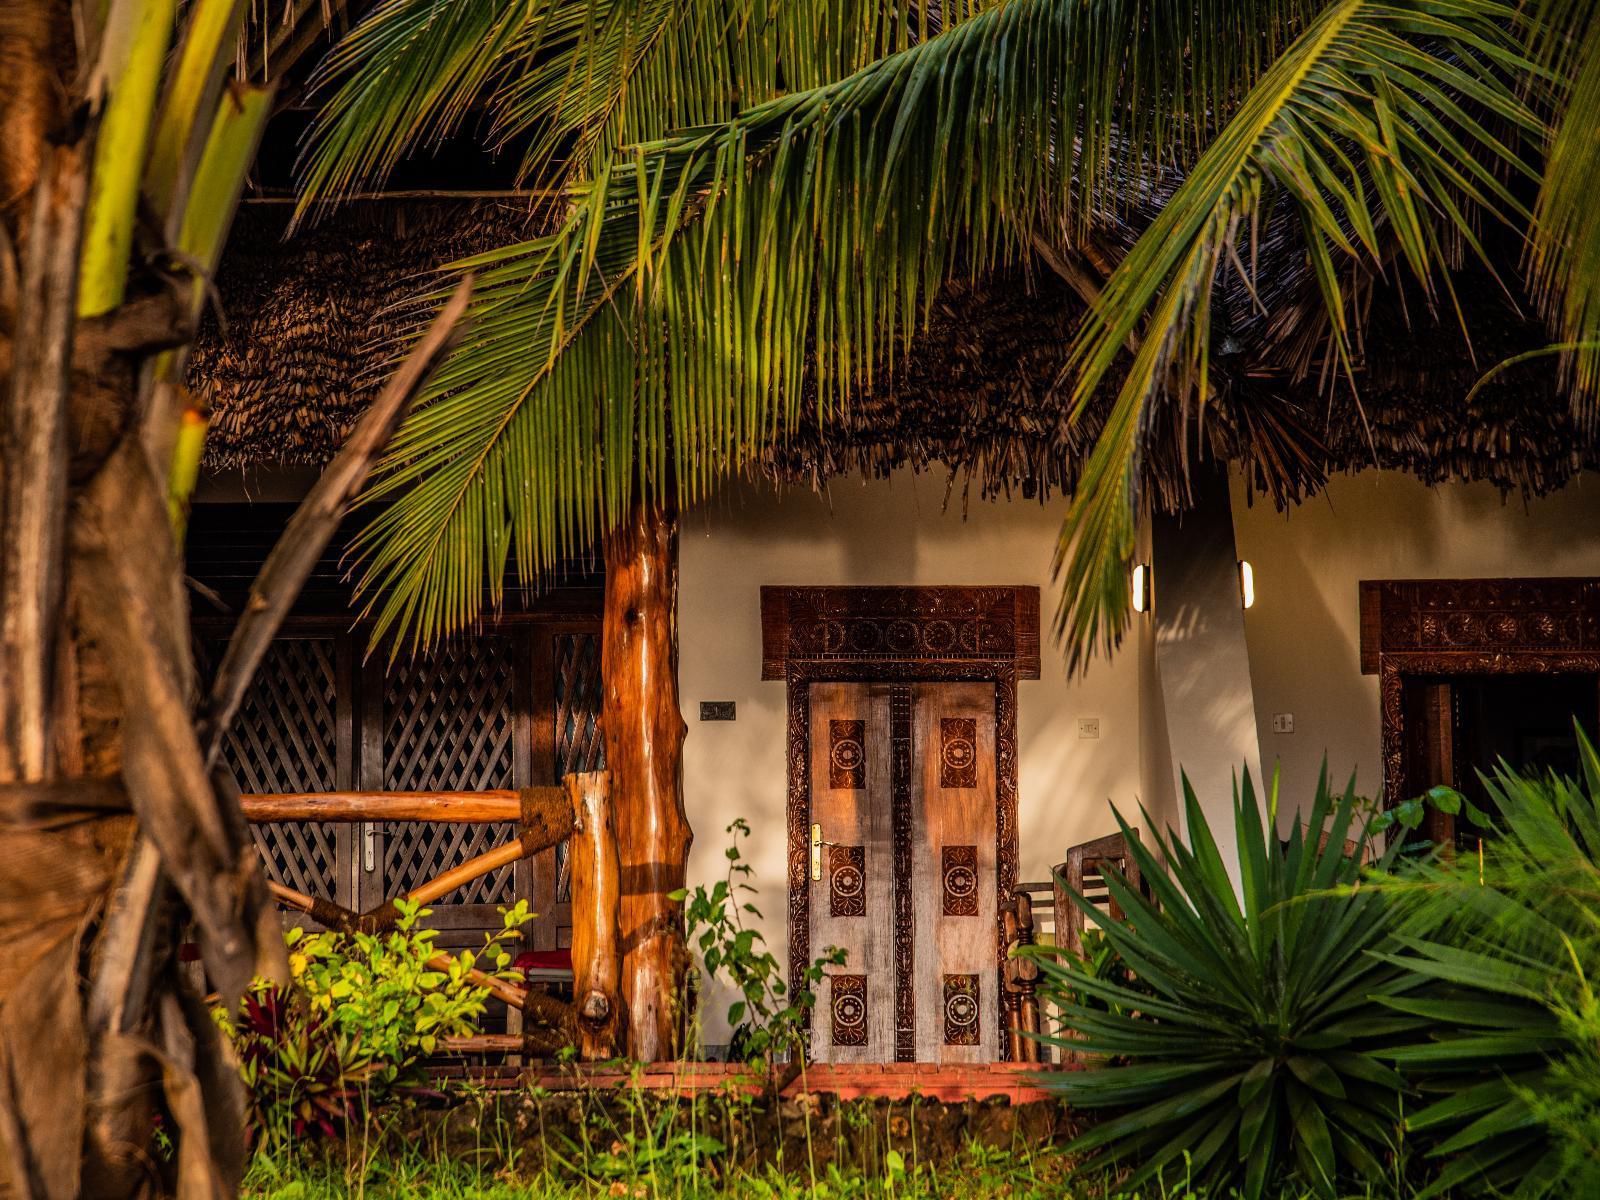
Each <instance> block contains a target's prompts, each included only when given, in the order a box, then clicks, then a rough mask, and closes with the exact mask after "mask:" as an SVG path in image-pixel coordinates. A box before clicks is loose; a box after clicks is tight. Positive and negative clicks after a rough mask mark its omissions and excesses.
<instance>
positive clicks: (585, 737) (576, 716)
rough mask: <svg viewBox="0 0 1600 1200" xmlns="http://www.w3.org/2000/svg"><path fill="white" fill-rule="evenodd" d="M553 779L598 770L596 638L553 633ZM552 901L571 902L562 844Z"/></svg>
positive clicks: (602, 758) (601, 756) (601, 747)
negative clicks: (554, 634) (554, 897)
mask: <svg viewBox="0 0 1600 1200" xmlns="http://www.w3.org/2000/svg"><path fill="white" fill-rule="evenodd" d="M553 666H554V672H553V675H554V678H553V683H554V688H555V705H554V709H555V777H556V778H557V779H560V778H561V777H562V776H564V775H567V774H569V773H572V772H576V771H603V770H605V765H606V744H605V738H604V737H602V736H601V732H600V705H601V700H602V689H601V686H600V635H599V634H598V633H558V634H556V636H555V653H554V664H553ZM556 898H557V899H558V900H560V901H562V902H564V903H565V902H570V901H571V899H572V877H571V874H570V872H569V870H568V867H567V845H566V843H565V842H563V843H562V844H561V846H560V847H559V848H558V849H557V852H556Z"/></svg>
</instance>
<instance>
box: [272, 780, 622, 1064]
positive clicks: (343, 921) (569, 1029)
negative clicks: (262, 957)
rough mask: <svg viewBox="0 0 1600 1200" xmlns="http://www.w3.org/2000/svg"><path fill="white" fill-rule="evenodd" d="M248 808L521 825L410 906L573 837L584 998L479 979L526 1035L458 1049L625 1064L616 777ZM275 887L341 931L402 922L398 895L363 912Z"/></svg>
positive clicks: (346, 795)
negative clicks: (563, 1054)
mask: <svg viewBox="0 0 1600 1200" xmlns="http://www.w3.org/2000/svg"><path fill="white" fill-rule="evenodd" d="M241 801H242V804H243V808H244V815H245V818H246V820H249V821H251V822H253V823H257V824H265V823H270V822H277V821H349V822H354V821H449V822H453V823H457V824H499V823H502V822H504V823H514V824H515V825H516V836H515V837H514V838H513V839H512V840H511V841H509V842H507V843H505V845H503V846H497V847H496V848H495V849H493V850H488V851H485V852H484V853H482V854H479V855H476V856H474V857H473V858H470V859H468V860H467V861H466V862H463V863H458V864H457V865H456V866H453V867H450V868H448V869H446V870H444V871H441V872H440V873H439V874H438V875H436V876H435V877H434V878H432V879H429V880H427V881H425V882H423V883H421V884H419V885H417V886H416V887H414V888H412V889H411V890H410V891H409V892H407V893H406V894H405V896H404V899H406V900H411V901H416V902H418V903H422V904H427V903H430V902H432V901H434V900H437V899H438V898H439V897H441V896H444V895H447V894H448V893H450V892H453V891H455V890H456V889H457V888H459V887H460V886H462V885H463V884H466V883H470V882H472V881H473V880H474V879H477V878H479V877H481V876H483V875H487V874H489V872H491V871H497V870H499V869H500V868H502V867H505V866H508V865H510V864H511V863H514V862H517V861H518V860H519V859H523V858H529V857H531V856H533V855H535V854H538V853H539V852H540V851H542V850H547V849H549V848H550V847H552V846H554V845H556V844H557V843H559V842H562V841H564V840H567V839H569V838H570V839H571V840H570V846H569V850H568V855H569V858H568V861H569V862H570V863H571V867H572V914H573V922H572V924H573V929H572V969H573V989H572V995H573V1002H572V1003H571V1004H567V1003H565V1002H564V1001H561V1000H557V999H555V998H554V997H551V996H546V995H544V994H542V993H540V992H536V991H532V990H531V989H529V988H526V987H518V986H517V985H516V984H514V983H511V982H509V981H507V980H504V979H498V978H496V977H494V976H491V975H486V974H484V973H483V972H481V971H473V972H470V974H469V978H471V979H472V981H473V982H474V983H477V984H479V985H481V986H483V987H486V988H488V989H489V991H490V993H491V994H492V995H494V996H495V997H496V998H497V999H499V1000H502V1001H504V1002H505V1003H506V1004H508V1005H510V1006H511V1007H512V1008H515V1009H517V1010H518V1011H519V1012H520V1013H522V1015H523V1019H524V1026H523V1032H522V1034H521V1035H485V1036H483V1037H477V1038H466V1039H457V1042H459V1044H457V1045H453V1046H452V1048H453V1049H456V1050H460V1051H464V1052H465V1051H485V1050H513V1051H515V1052H517V1053H526V1054H530V1055H547V1054H550V1053H552V1052H554V1051H557V1050H560V1049H562V1048H564V1047H566V1046H576V1047H577V1049H578V1053H579V1056H580V1057H582V1058H584V1059H585V1060H588V1061H600V1060H604V1059H609V1058H614V1057H616V1055H617V1054H618V1053H619V1052H620V1051H621V1049H622V1040H621V1037H620V1033H621V1019H622V1011H623V1007H622V998H621V995H620V991H619V988H620V984H621V977H622V943H621V936H620V933H619V920H620V903H621V886H620V881H621V866H620V863H619V860H618V857H617V839H616V828H615V825H614V823H613V821H612V818H611V779H610V776H609V775H608V774H607V773H606V772H604V771H594V772H588V773H584V774H574V775H568V776H567V777H566V780H565V782H564V786H562V787H538V788H522V789H520V790H518V791H485V792H283V793H272V794H257V795H247V796H243V797H241ZM268 886H269V888H270V890H271V892H272V895H273V896H274V897H275V898H276V899H277V900H278V901H279V903H281V904H284V905H286V906H287V907H289V908H292V909H295V910H297V911H299V912H303V913H305V914H307V915H308V916H310V917H311V918H312V919H313V920H315V921H317V922H319V923H320V924H322V925H325V926H327V927H328V928H330V929H346V930H363V931H367V932H379V931H382V930H384V929H388V928H391V927H392V926H393V925H394V922H395V918H396V917H397V916H398V915H399V912H398V909H397V908H396V907H395V902H394V901H393V900H388V901H385V902H384V903H383V904H381V905H379V906H377V907H376V908H373V909H369V910H368V911H366V912H355V911H352V910H351V909H347V908H345V907H343V906H342V905H339V904H336V903H334V902H333V901H332V900H329V899H327V898H326V897H323V896H311V895H307V894H306V893H304V892H300V891H296V890H295V889H294V888H291V887H285V886H284V885H282V884H278V883H272V884H269V885H268ZM449 961H450V960H449V957H448V956H447V955H443V954H440V955H436V956H435V957H434V959H432V960H431V961H430V965H431V966H434V967H435V968H437V969H444V968H446V967H448V965H449Z"/></svg>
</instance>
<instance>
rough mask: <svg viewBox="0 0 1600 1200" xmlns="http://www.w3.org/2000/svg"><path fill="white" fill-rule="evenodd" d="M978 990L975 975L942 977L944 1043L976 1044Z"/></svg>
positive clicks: (978, 1038)
mask: <svg viewBox="0 0 1600 1200" xmlns="http://www.w3.org/2000/svg"><path fill="white" fill-rule="evenodd" d="M979 996H980V991H979V987H978V977H977V976H976V975H946V976H945V977H944V1044H945V1045H946V1046H976V1045H978V1044H979V1042H980V1041H981V1040H982V1038H981V1037H980V1035H979V1024H978V1021H979V1017H980V1015H981V1014H980V1012H979V1008H980V1007H981V1006H980V1002H979Z"/></svg>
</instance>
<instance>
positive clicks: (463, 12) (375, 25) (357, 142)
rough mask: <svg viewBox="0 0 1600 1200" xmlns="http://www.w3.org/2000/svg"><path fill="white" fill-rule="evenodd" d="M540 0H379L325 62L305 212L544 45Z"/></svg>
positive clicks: (385, 171) (446, 129)
mask: <svg viewBox="0 0 1600 1200" xmlns="http://www.w3.org/2000/svg"><path fill="white" fill-rule="evenodd" d="M544 10H545V6H544V5H542V4H540V3H537V0H471V2H470V3H465V4H462V3H454V2H453V0H382V2H381V3H379V4H378V5H377V6H376V7H375V8H374V9H373V10H372V11H371V12H370V13H368V14H367V16H366V18H365V19H363V20H362V21H361V22H360V23H359V24H358V25H357V26H356V27H355V28H354V29H352V30H351V31H350V33H349V34H348V35H347V36H346V37H345V38H344V39H343V40H342V41H341V42H340V43H339V44H338V45H337V46H335V47H334V49H333V50H332V52H330V54H329V55H328V57H327V58H326V59H324V60H323V62H322V63H321V64H320V65H319V66H318V68H317V72H316V74H315V76H314V77H313V81H312V87H313V90H320V89H323V88H327V87H331V86H332V85H333V84H334V83H337V84H338V86H337V88H336V89H335V90H334V91H333V93H332V94H331V96H330V97H329V99H328V101H327V102H326V103H325V104H324V105H323V107H322V108H321V109H320V110H319V112H318V113H317V117H316V120H315V121H314V122H313V123H312V126H311V130H310V133H309V138H310V146H311V149H310V152H309V154H308V156H307V159H306V165H305V170H304V172H303V178H302V190H301V200H300V207H299V211H300V213H301V214H303V213H304V212H305V211H306V210H307V209H308V208H309V207H310V206H312V205H313V204H316V203H318V202H321V201H325V200H337V199H338V198H339V197H341V196H343V195H347V194H349V193H350V192H353V191H355V190H357V189H359V188H361V187H364V186H368V185H371V184H376V183H381V182H382V181H383V180H384V179H385V178H387V177H388V175H389V173H390V172H391V171H392V170H393V169H394V168H395V166H396V165H397V164H398V163H399V162H400V161H401V159H402V158H404V157H405V155H406V154H407V153H409V152H410V151H411V150H413V149H415V148H416V147H418V146H424V145H437V144H439V143H441V142H443V141H444V140H445V139H446V138H448V137H449V136H450V135H451V134H453V133H455V132H456V130H457V129H459V127H460V125H461V122H462V121H463V120H464V119H465V118H466V116H467V114H468V113H469V112H470V111H471V109H472V106H473V105H474V103H476V102H477V101H478V100H479V99H480V97H481V96H482V95H483V93H484V91H485V90H486V89H487V88H489V87H491V86H492V85H493V84H494V83H495V82H496V81H497V80H498V79H499V78H501V75H502V73H503V72H504V71H505V70H506V69H507V67H508V65H510V64H513V63H516V62H518V61H520V60H521V59H522V58H523V57H524V56H526V55H527V54H530V53H532V52H533V51H534V50H535V49H536V47H537V45H538V37H539V30H540V29H541V27H542V20H541V18H542V16H543V15H544Z"/></svg>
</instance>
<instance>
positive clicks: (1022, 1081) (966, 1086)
mask: <svg viewBox="0 0 1600 1200" xmlns="http://www.w3.org/2000/svg"><path fill="white" fill-rule="evenodd" d="M1054 1069H1059V1068H1054ZM1069 1069H1070V1068H1069ZM1040 1070H1041V1068H1040V1067H1039V1066H1038V1065H1036V1064H1033V1063H976V1064H964V1063H860V1064H855V1063H851V1064H813V1065H811V1066H809V1067H807V1068H806V1069H805V1071H804V1072H803V1073H802V1074H801V1075H798V1076H796V1077H794V1078H793V1079H790V1080H789V1081H788V1082H787V1083H786V1084H785V1085H784V1088H783V1091H782V1093H781V1094H782V1095H783V1096H784V1097H786V1098H792V1097H795V1096H799V1095H801V1094H803V1093H805V1092H812V1093H826V1094H830V1095H835V1096H838V1097H840V1098H842V1099H858V1098H862V1097H884V1098H888V1099H896V1100H903V1099H906V1098H908V1097H910V1096H911V1095H913V1094H915V1095H918V1096H923V1097H926V1098H928V1099H934V1100H944V1101H961V1100H987V1099H990V1098H992V1097H1002V1098H1004V1099H1006V1100H1009V1101H1010V1102H1011V1103H1013V1104H1024V1103H1028V1102H1030V1101H1034V1100H1048V1099H1050V1098H1051V1093H1050V1092H1048V1091H1046V1090H1045V1089H1044V1088H1043V1087H1041V1086H1040V1085H1039V1083H1038V1082H1037V1076H1038V1074H1039V1072H1040ZM788 1074H789V1072H788V1071H787V1070H784V1071H783V1075H785V1076H787V1075H788ZM524 1082H525V1083H526V1084H527V1085H528V1086H531V1087H538V1088H543V1089H545V1090H546V1091H582V1090H586V1089H596V1088H598V1089H605V1088H627V1087H637V1088H642V1089H644V1090H646V1091H663V1092H676V1093H678V1094H680V1095H688V1094H693V1093H695V1092H707V1091H721V1090H725V1089H731V1090H734V1091H740V1092H746V1093H750V1094H756V1093H760V1092H763V1091H766V1090H767V1081H766V1079H765V1078H764V1076H763V1073H762V1072H761V1071H760V1070H759V1069H757V1068H752V1067H749V1066H746V1065H745V1064H743V1063H671V1062H664V1063H644V1064H640V1065H639V1066H638V1067H636V1068H634V1069H633V1070H631V1071H620V1070H617V1069H615V1068H609V1069H607V1068H587V1067H582V1066H572V1067H566V1068H560V1069H554V1070H552V1069H534V1070H532V1071H529V1072H528V1073H527V1074H526V1075H525V1076H524Z"/></svg>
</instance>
